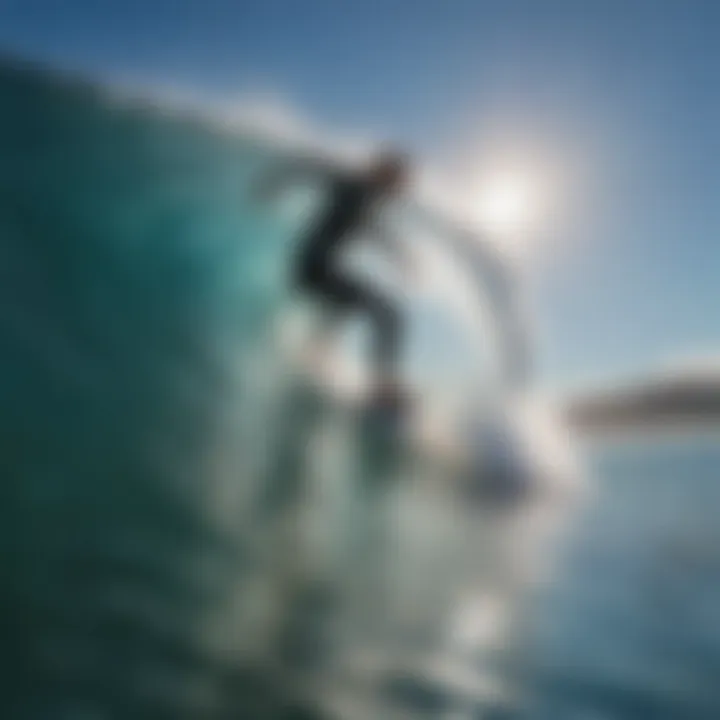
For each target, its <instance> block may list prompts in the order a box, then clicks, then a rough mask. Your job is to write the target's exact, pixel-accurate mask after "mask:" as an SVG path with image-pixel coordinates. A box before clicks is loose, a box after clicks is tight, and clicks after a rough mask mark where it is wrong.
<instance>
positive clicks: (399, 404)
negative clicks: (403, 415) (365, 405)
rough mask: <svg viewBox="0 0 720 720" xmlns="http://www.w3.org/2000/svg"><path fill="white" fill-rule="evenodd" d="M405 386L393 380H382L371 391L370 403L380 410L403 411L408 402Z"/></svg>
mask: <svg viewBox="0 0 720 720" xmlns="http://www.w3.org/2000/svg"><path fill="white" fill-rule="evenodd" d="M409 400H410V398H409V396H408V393H407V390H406V388H404V387H403V386H402V385H401V384H400V383H399V382H397V381H395V380H390V381H384V382H381V383H380V384H378V386H377V387H376V388H375V391H374V393H373V396H372V399H371V404H372V405H373V406H374V407H376V408H379V409H381V410H387V411H389V412H393V413H395V412H404V411H405V410H406V409H407V406H408V404H409Z"/></svg>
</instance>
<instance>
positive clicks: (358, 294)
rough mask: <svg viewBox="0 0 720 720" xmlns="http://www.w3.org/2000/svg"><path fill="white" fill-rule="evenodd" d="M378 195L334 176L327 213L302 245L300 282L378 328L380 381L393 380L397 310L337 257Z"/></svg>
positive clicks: (353, 180)
mask: <svg viewBox="0 0 720 720" xmlns="http://www.w3.org/2000/svg"><path fill="white" fill-rule="evenodd" d="M378 199H379V198H378V191H377V190H376V189H375V188H374V187H373V186H372V185H371V184H370V183H368V182H367V181H363V180H362V179H357V178H352V177H351V178H347V177H339V178H334V179H333V180H332V183H331V187H330V197H329V199H328V206H327V209H326V210H324V211H323V212H322V213H321V214H320V216H319V217H318V218H317V220H316V221H315V222H314V223H313V225H312V226H311V228H310V230H309V231H308V232H307V234H306V235H305V237H304V238H303V240H302V241H301V243H300V248H299V253H298V255H297V258H296V261H295V268H294V270H295V272H294V276H295V282H296V284H297V286H298V287H299V288H300V290H301V291H303V292H306V293H308V294H310V295H311V296H313V297H315V298H317V299H318V300H320V301H321V302H323V303H324V304H325V305H326V306H329V307H330V308H331V309H333V310H336V311H341V312H354V311H359V312H361V313H364V314H365V315H367V316H368V318H369V319H370V322H371V323H372V325H373V345H372V357H373V362H374V364H375V367H376V370H377V371H378V372H379V373H380V374H381V377H386V378H387V377H393V376H394V374H395V364H396V360H397V355H398V345H399V335H400V322H399V317H398V314H397V311H396V310H395V308H394V307H393V306H392V304H391V303H389V302H388V301H387V300H386V299H385V298H384V297H383V296H382V295H380V294H379V293H378V292H377V291H376V290H375V289H374V288H372V287H370V286H369V285H368V284H366V283H363V282H361V281H359V280H357V279H356V278H354V277H352V276H350V275H349V274H347V273H346V272H345V271H343V270H342V269H341V268H340V265H339V262H338V256H339V254H340V252H341V250H342V249H343V248H344V247H345V246H346V244H347V243H348V242H350V241H351V240H352V236H353V234H354V233H355V232H357V231H358V230H360V229H361V228H362V227H363V226H364V225H365V224H366V222H367V221H368V219H369V216H370V214H371V212H372V209H373V205H374V204H375V202H376V201H377V200H378Z"/></svg>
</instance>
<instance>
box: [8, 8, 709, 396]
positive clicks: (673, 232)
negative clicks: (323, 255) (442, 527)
mask: <svg viewBox="0 0 720 720" xmlns="http://www.w3.org/2000/svg"><path fill="white" fill-rule="evenodd" d="M718 27H720V3H717V2H715V1H714V0H705V1H700V0H579V1H575V0H544V1H543V2H539V1H537V0H492V1H491V0H364V1H363V0H357V1H354V0H282V1H281V0H258V1H257V2H248V1H247V0H124V2H118V1H117V0H0V51H5V52H10V53H13V54H16V55H19V56H22V57H26V58H31V59H39V60H43V61H47V62H49V63H51V64H54V65H56V66H58V67H61V68H65V69H69V70H75V71H80V72H82V73H86V74H89V75H92V76H94V77H99V78H103V79H105V78H106V79H108V80H109V81H111V82H120V83H124V84H128V83H129V84H141V85H143V86H146V87H153V86H154V87H158V88H178V89H181V90H186V91H189V92H191V93H193V94H194V95H195V96H196V97H199V98H204V97H206V98H213V99H217V98H227V99H228V100H232V99H233V98H241V97H248V96H251V95H255V96H257V95H263V94H264V95H272V96H274V97H277V98H281V99H282V102H283V103H284V104H285V105H286V106H287V107H291V108H295V109H297V112H298V113H300V114H302V115H303V116H304V117H309V118H312V119H313V120H316V121H317V122H318V124H319V125H321V126H323V127H332V128H337V129H338V130H339V131H342V132H347V133H348V136H351V135H353V134H358V135H362V136H371V137H374V138H380V139H383V140H387V141H391V142H395V143H398V144H400V145H401V146H402V147H403V148H405V149H407V150H408V151H410V152H411V153H413V154H414V155H415V156H417V158H418V159H419V160H418V161H419V162H422V163H423V164H424V165H427V166H430V167H433V168H436V169H437V170H438V172H439V173H440V174H443V173H444V175H445V176H446V177H451V178H452V179H453V182H454V183H455V188H456V190H457V192H458V193H459V194H463V196H464V197H465V199H466V201H467V202H470V203H472V201H473V197H474V196H473V193H475V192H477V193H480V192H481V187H482V182H481V181H482V179H483V178H484V177H487V176H488V174H489V176H492V173H493V172H495V173H501V172H502V171H503V170H504V169H507V168H514V169H515V171H517V172H519V173H520V174H522V173H525V174H526V175H527V176H528V177H531V178H532V181H533V183H534V185H535V187H536V188H538V189H539V190H538V192H537V194H538V197H539V198H541V200H542V202H540V200H538V203H537V204H538V205H539V206H542V212H540V211H538V212H537V216H538V217H537V219H536V220H535V225H534V226H533V225H532V223H530V222H528V227H527V228H526V230H525V233H524V236H523V250H522V252H521V253H520V256H521V263H522V265H523V270H524V275H525V277H526V282H527V293H526V295H527V299H528V302H529V304H530V306H531V312H532V315H533V317H534V319H535V321H536V323H537V332H536V336H537V341H538V343H539V349H540V359H539V370H540V372H541V377H542V379H543V382H544V383H545V384H547V385H548V386H550V387H572V386H575V385H577V384H583V383H586V382H594V381H601V380H603V379H605V378H607V379H611V378H613V377H615V376H623V375H632V374H637V373H641V372H642V371H643V370H644V369H646V368H654V367H657V366H658V365H663V364H666V363H668V362H670V363H671V362H672V361H673V360H674V359H684V358H686V357H693V356H710V357H712V356H716V357H717V358H718V360H719V362H720V283H719V282H718V275H719V274H720V237H719V236H720V202H718V189H719V188H720V139H719V132H718V128H720V83H718V81H717V78H718V77H720V42H718ZM518 169H519V170H518Z"/></svg>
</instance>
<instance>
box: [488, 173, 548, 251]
mask: <svg viewBox="0 0 720 720" xmlns="http://www.w3.org/2000/svg"><path fill="white" fill-rule="evenodd" d="M539 194H540V193H539V186H538V183H537V182H536V181H535V179H534V178H533V177H532V176H531V175H530V173H528V172H521V171H503V172H498V173H496V174H493V175H491V176H489V177H488V178H487V179H486V180H484V181H483V182H482V183H481V184H480V187H479V191H478V201H477V220H478V222H479V223H480V225H481V226H482V227H483V228H484V229H485V230H487V231H488V232H491V233H493V234H495V235H498V236H501V237H503V238H505V239H519V236H521V235H522V236H525V235H527V234H528V233H530V232H532V230H533V223H534V222H535V221H536V220H537V213H538V210H539V201H540V197H539Z"/></svg>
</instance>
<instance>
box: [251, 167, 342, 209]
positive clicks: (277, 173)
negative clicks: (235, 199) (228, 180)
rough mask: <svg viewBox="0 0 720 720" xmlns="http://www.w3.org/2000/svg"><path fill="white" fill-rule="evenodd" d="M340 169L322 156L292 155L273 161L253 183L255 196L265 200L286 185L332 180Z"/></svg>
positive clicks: (340, 172)
mask: <svg viewBox="0 0 720 720" xmlns="http://www.w3.org/2000/svg"><path fill="white" fill-rule="evenodd" d="M342 172H343V171H342V169H341V168H340V167H339V166H338V165H337V164H336V163H333V162H331V161H329V160H326V159H324V158H311V157H294V158H292V157H291V158H288V159H284V160H282V161H279V162H277V163H274V164H273V165H272V166H271V167H270V168H269V169H267V170H265V172H264V173H261V175H260V176H259V178H258V179H257V180H256V182H255V183H254V184H253V187H252V192H253V195H255V197H257V198H259V199H262V200H265V199H269V198H272V197H274V196H275V195H276V194H277V193H279V192H281V191H282V190H284V189H285V188H287V187H290V186H292V185H296V184H304V183H314V182H332V181H334V180H336V179H338V178H339V177H340V176H341V175H342Z"/></svg>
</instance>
